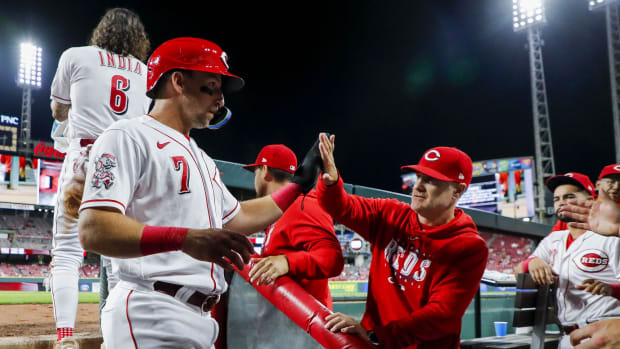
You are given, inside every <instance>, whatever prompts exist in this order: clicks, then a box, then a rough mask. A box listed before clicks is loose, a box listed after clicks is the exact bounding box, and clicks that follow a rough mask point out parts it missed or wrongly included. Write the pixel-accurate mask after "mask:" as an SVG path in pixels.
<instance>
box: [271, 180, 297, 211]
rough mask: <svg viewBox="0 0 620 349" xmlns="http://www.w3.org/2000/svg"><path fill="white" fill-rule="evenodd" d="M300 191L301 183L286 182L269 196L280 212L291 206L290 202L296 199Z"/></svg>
mask: <svg viewBox="0 0 620 349" xmlns="http://www.w3.org/2000/svg"><path fill="white" fill-rule="evenodd" d="M301 193H302V188H301V185H299V184H297V183H288V184H287V185H285V186H283V187H282V188H280V189H278V190H276V191H275V192H274V193H273V194H271V198H272V199H273V201H274V202H275V203H276V205H278V207H279V208H280V210H282V212H284V211H286V209H287V208H288V207H289V206H291V204H292V203H293V202H294V201H295V199H297V197H298V196H299V194H301Z"/></svg>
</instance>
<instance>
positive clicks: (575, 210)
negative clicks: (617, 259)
mask: <svg viewBox="0 0 620 349" xmlns="http://www.w3.org/2000/svg"><path fill="white" fill-rule="evenodd" d="M558 214H560V215H563V216H566V217H569V218H572V219H574V220H576V221H577V222H571V223H568V226H569V227H572V228H578V229H586V230H591V231H593V232H595V233H598V234H601V235H607V236H620V207H619V206H618V204H617V203H616V202H615V201H613V200H611V198H610V197H609V196H608V195H607V193H605V192H604V191H601V193H600V195H599V197H598V199H597V200H596V201H591V200H588V201H581V200H569V201H568V203H567V204H566V205H564V207H562V208H561V209H560V210H559V211H558Z"/></svg>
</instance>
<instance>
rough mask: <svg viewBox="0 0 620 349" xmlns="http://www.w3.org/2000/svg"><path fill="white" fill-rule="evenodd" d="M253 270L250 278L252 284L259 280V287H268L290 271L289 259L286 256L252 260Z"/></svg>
mask: <svg viewBox="0 0 620 349" xmlns="http://www.w3.org/2000/svg"><path fill="white" fill-rule="evenodd" d="M252 262H253V263H252V269H251V270H250V273H249V274H248V276H249V277H250V283H253V282H254V281H256V280H258V282H257V283H256V284H257V285H267V284H270V283H271V282H273V281H274V280H275V279H277V278H279V277H280V276H282V275H286V274H287V273H288V271H289V265H288V259H287V258H286V256H285V255H283V254H281V255H277V256H269V257H264V258H252Z"/></svg>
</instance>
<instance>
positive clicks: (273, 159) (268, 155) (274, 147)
mask: <svg viewBox="0 0 620 349" xmlns="http://www.w3.org/2000/svg"><path fill="white" fill-rule="evenodd" d="M262 165H267V166H268V167H272V168H277V169H280V170H282V171H286V172H289V173H295V170H296V169H297V156H295V153H293V151H292V150H291V149H290V148H289V147H287V146H285V145H284V144H270V145H266V146H264V147H263V149H261V151H260V153H258V156H257V157H256V161H254V163H253V164H249V165H245V166H243V168H245V169H246V170H248V171H254V167H256V166H262Z"/></svg>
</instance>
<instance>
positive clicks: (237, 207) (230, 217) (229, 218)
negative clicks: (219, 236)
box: [222, 201, 241, 224]
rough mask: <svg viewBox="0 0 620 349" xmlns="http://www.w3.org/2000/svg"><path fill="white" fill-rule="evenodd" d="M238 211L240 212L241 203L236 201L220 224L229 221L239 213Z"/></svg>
mask: <svg viewBox="0 0 620 349" xmlns="http://www.w3.org/2000/svg"><path fill="white" fill-rule="evenodd" d="M239 212H241V205H239V201H237V204H236V205H235V208H234V209H233V210H232V211H230V212H229V213H228V214H227V215H225V216H224V217H223V218H222V224H226V223H228V222H230V221H231V220H232V219H233V218H235V217H236V216H237V215H238V214H239Z"/></svg>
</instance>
